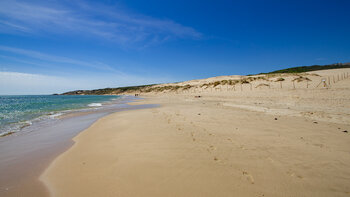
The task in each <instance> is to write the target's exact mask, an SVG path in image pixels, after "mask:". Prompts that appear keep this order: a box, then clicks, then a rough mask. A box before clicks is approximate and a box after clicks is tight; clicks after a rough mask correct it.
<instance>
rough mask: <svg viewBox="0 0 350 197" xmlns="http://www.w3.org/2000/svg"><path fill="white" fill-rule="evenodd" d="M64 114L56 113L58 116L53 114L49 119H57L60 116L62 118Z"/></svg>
mask: <svg viewBox="0 0 350 197" xmlns="http://www.w3.org/2000/svg"><path fill="white" fill-rule="evenodd" d="M61 115H62V113H56V114H51V115H50V116H49V117H50V118H57V117H58V116H61Z"/></svg>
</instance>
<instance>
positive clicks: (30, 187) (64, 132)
mask: <svg viewBox="0 0 350 197" xmlns="http://www.w3.org/2000/svg"><path fill="white" fill-rule="evenodd" d="M145 107H153V105H151V106H146V105H143V106H129V105H123V104H121V105H119V106H117V107H110V108H108V109H105V110H103V111H95V112H83V113H71V114H69V115H66V116H64V117H61V119H60V120H59V121H58V122H56V123H54V124H52V125H45V126H43V127H40V128H38V129H37V130H35V131H32V132H28V133H22V134H18V135H17V134H15V135H12V136H7V137H2V138H0V196H4V197H5V196H10V197H12V196H36V197H41V196H49V193H48V190H47V189H46V187H45V186H44V185H43V184H42V182H41V181H40V180H39V176H40V174H41V173H42V172H43V170H44V169H45V168H47V166H48V164H49V163H50V162H52V160H53V159H54V158H55V157H57V156H58V155H59V154H60V153H62V152H64V151H66V150H67V149H68V148H69V147H71V146H72V145H73V141H72V140H71V139H72V138H73V137H74V136H75V135H77V134H78V133H79V132H80V131H82V130H84V129H86V128H88V127H89V126H90V125H91V124H92V123H93V122H95V121H96V120H97V119H99V118H101V117H103V116H105V115H108V114H110V113H113V112H116V111H124V110H131V109H140V108H145Z"/></svg>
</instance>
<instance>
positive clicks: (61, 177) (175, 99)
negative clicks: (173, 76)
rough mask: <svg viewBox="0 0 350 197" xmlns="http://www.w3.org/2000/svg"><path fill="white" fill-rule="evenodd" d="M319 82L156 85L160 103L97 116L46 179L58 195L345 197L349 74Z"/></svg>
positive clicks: (349, 181)
mask: <svg viewBox="0 0 350 197" xmlns="http://www.w3.org/2000/svg"><path fill="white" fill-rule="evenodd" d="M340 70H342V69H339V70H338V71H322V72H323V73H321V74H322V76H315V77H324V76H326V74H329V75H330V76H332V75H334V74H335V73H336V72H342V73H344V70H342V71H340ZM345 71H348V72H349V69H348V70H345ZM276 83H277V82H276ZM314 83H316V80H315V82H314ZM313 85H314V84H313ZM313 87H314V88H308V89H306V88H300V89H298V88H296V89H280V90H277V89H259V90H258V89H257V90H255V89H254V90H252V91H242V92H239V91H214V92H211V91H207V92H206V91H201V92H198V91H197V92H196V91H193V92H187V93H186V92H180V93H179V92H177V93H161V94H160V93H157V94H152V93H150V94H148V95H147V96H146V97H147V99H146V100H144V101H142V102H140V103H158V104H161V107H158V108H153V109H142V110H135V111H125V112H118V113H114V114H112V115H109V116H106V117H104V118H101V119H100V120H98V121H97V122H95V123H94V124H93V125H92V126H91V127H90V128H88V129H87V130H85V131H83V132H82V133H80V134H79V135H78V136H77V137H75V138H74V141H75V144H74V146H73V147H72V148H71V149H69V150H68V151H67V152H65V153H63V154H62V155H60V156H59V157H58V158H56V159H55V161H54V162H53V163H52V164H51V165H50V166H49V168H47V170H46V171H45V172H44V173H43V175H42V176H41V180H42V181H44V183H45V184H46V185H47V187H48V188H49V190H50V192H51V194H52V196H59V197H61V196H64V197H69V196H74V197H76V196H152V197H156V196H162V197H164V196H191V197H192V196H243V197H244V196H305V197H306V196H307V197H309V196H317V197H321V196H349V195H350V170H349V169H350V134H349V133H347V132H344V131H348V132H350V125H349V120H350V100H349V98H350V78H347V79H344V80H341V81H339V82H337V83H335V84H333V85H332V87H328V88H316V87H315V86H313ZM199 93H200V95H201V96H202V97H200V98H195V97H194V95H198V94H199ZM134 104H138V103H134Z"/></svg>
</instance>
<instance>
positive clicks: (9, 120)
mask: <svg viewBox="0 0 350 197" xmlns="http://www.w3.org/2000/svg"><path fill="white" fill-rule="evenodd" d="M119 97H120V96H115V95H113V96H105V95H30V96H25V95H23V96H0V136H1V135H6V134H8V133H13V132H18V131H20V130H21V129H22V128H24V127H27V126H30V125H31V124H33V122H38V121H42V120H50V119H53V118H55V117H57V116H60V115H61V114H62V113H66V112H70V111H72V110H78V109H85V108H86V109H88V108H93V107H101V106H102V105H103V104H104V103H106V102H109V101H112V99H117V98H119Z"/></svg>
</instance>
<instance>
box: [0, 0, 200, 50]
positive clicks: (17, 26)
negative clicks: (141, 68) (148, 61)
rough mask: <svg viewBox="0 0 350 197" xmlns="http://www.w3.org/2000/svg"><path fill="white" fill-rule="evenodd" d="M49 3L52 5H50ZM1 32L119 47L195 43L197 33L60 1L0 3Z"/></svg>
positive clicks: (112, 10) (5, 0)
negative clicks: (106, 42) (101, 41)
mask: <svg viewBox="0 0 350 197" xmlns="http://www.w3.org/2000/svg"><path fill="white" fill-rule="evenodd" d="M50 2H52V1H50ZM0 27H1V28H2V31H6V30H8V31H9V32H13V31H17V32H22V33H29V32H31V33H42V32H44V33H45V32H50V33H61V34H69V35H72V34H75V35H79V36H90V37H91V36H92V37H98V38H102V39H107V40H112V41H115V42H117V43H119V44H121V45H123V46H138V47H140V46H147V45H151V44H154V43H160V42H164V41H166V40H168V39H172V38H191V39H198V38H200V37H201V33H199V32H197V31H196V30H195V29H193V28H191V27H187V26H184V25H181V24H179V23H176V22H174V21H171V20H167V19H157V18H152V17H149V16H145V15H141V14H134V13H128V12H125V11H124V10H123V9H121V8H120V6H119V7H116V6H114V7H107V6H104V5H102V4H91V3H87V2H83V1H82V2H79V3H75V4H73V3H70V4H69V5H67V4H65V5H63V4H62V3H61V2H60V1H58V2H55V3H53V4H52V3H50V4H49V3H48V2H46V1H44V2H40V4H39V3H28V2H23V1H15V0H2V1H0Z"/></svg>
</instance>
